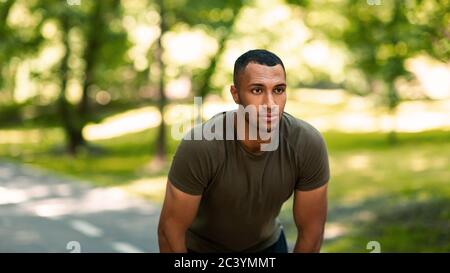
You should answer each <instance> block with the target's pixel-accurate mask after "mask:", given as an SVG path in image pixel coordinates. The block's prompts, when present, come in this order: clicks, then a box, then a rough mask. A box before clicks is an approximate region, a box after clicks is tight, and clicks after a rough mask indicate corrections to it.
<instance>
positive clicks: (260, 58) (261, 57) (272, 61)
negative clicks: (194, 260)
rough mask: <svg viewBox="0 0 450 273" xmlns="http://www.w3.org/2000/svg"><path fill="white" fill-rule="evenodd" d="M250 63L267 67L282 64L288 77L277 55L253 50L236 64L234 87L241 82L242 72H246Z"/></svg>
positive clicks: (238, 59) (261, 50) (262, 50)
mask: <svg viewBox="0 0 450 273" xmlns="http://www.w3.org/2000/svg"><path fill="white" fill-rule="evenodd" d="M249 63H257V64H261V65H267V66H275V65H278V64H280V65H281V66H282V67H283V71H284V75H286V70H285V68H284V64H283V62H282V61H281V59H280V58H279V57H278V56H277V55H275V54H274V53H272V52H270V51H268V50H265V49H253V50H249V51H247V52H245V53H244V54H242V55H241V56H240V57H239V58H237V60H236V62H235V63H234V71H233V83H234V86H236V87H237V86H238V85H237V83H238V80H239V75H240V74H241V73H242V71H244V69H245V68H246V67H247V65H248V64H249Z"/></svg>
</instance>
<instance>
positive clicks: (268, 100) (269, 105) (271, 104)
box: [264, 92, 277, 113]
mask: <svg viewBox="0 0 450 273" xmlns="http://www.w3.org/2000/svg"><path fill="white" fill-rule="evenodd" d="M264 105H265V108H266V109H267V110H266V111H267V112H268V113H271V112H274V111H275V108H276V107H277V104H276V102H275V100H274V97H273V95H272V93H271V92H267V94H266V95H265V96H264Z"/></svg>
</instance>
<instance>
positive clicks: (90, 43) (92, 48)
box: [78, 1, 104, 122]
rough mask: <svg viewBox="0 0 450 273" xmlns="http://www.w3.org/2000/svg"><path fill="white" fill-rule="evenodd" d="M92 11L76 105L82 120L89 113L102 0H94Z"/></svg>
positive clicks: (99, 38)
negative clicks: (81, 82) (79, 92)
mask: <svg viewBox="0 0 450 273" xmlns="http://www.w3.org/2000/svg"><path fill="white" fill-rule="evenodd" d="M94 3H95V4H94V5H95V6H94V12H93V14H91V15H90V21H89V25H88V26H87V30H86V35H85V36H86V48H85V51H84V56H83V59H84V61H85V63H86V67H85V71H84V74H85V78H84V82H83V91H82V95H81V100H80V102H79V105H78V113H79V115H80V117H81V118H82V121H83V122H87V119H88V115H89V92H88V91H89V87H90V86H91V85H92V84H93V83H94V69H95V58H96V56H97V54H98V51H99V48H100V43H101V33H102V31H103V28H104V21H103V18H102V1H95V2H94Z"/></svg>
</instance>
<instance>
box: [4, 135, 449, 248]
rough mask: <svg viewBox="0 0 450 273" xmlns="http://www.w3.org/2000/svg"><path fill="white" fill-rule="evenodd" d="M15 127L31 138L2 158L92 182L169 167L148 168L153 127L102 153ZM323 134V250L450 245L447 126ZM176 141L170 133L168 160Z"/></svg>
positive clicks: (285, 216) (290, 229) (104, 145)
mask: <svg viewBox="0 0 450 273" xmlns="http://www.w3.org/2000/svg"><path fill="white" fill-rule="evenodd" d="M169 132H170V131H169ZM20 133H21V134H24V136H25V139H27V140H29V142H26V143H20V144H0V157H1V158H2V159H4V160H11V161H16V162H23V163H27V164H31V165H34V166H38V167H42V168H45V169H49V170H51V171H55V172H57V173H60V174H64V175H68V176H71V177H76V178H79V179H82V180H85V181H88V182H89V183H92V184H94V185H95V186H128V185H131V184H132V183H133V181H136V180H137V179H142V178H149V179H151V178H155V177H156V178H157V177H162V179H160V180H156V182H152V183H157V184H163V183H165V179H164V176H165V175H166V173H167V166H166V167H165V168H163V169H162V170H161V171H159V172H155V171H153V172H152V171H149V170H148V166H149V162H151V160H152V154H153V152H154V145H153V143H154V140H155V135H156V130H155V129H152V130H148V131H146V132H142V133H135V134H129V135H125V136H122V137H118V138H114V139H110V140H104V141H96V142H94V143H92V144H93V145H94V146H95V147H96V148H98V149H97V150H99V152H97V153H95V154H88V153H81V154H80V155H79V156H78V157H77V158H72V157H70V156H68V155H65V154H63V153H62V152H61V147H62V146H61V145H62V143H63V141H64V138H63V134H62V132H61V131H60V130H59V129H52V128H47V129H40V130H39V132H38V134H36V133H34V134H30V130H29V129H27V130H25V129H23V130H21V131H20ZM0 134H1V131H0ZM27 134H29V135H27ZM324 136H325V139H326V141H327V144H328V148H329V154H330V162H331V171H332V179H331V181H330V184H329V217H328V221H327V230H334V231H336V230H337V231H338V232H337V233H336V234H335V236H334V237H332V238H328V239H326V240H325V241H324V245H323V251H326V252H369V250H367V249H366V245H367V243H368V242H369V241H378V242H379V243H380V244H381V251H382V252H445V251H446V252H448V251H450V235H449V230H450V220H449V219H450V132H448V131H427V132H421V133H411V134H405V133H401V134H398V143H397V144H396V145H391V144H389V143H388V141H387V138H386V134H382V133H365V134H346V133H340V132H329V133H325V134H324ZM0 137H1V136H0ZM33 141H34V143H32V142H33ZM0 143H1V142H0ZM176 145H177V142H175V141H172V140H169V145H168V146H169V147H168V150H169V156H168V158H169V159H170V158H171V157H172V155H173V153H174V151H175V149H176ZM152 181H153V180H152ZM155 189H156V190H155ZM162 189H163V187H161V185H160V187H155V188H154V191H153V192H150V193H146V192H143V193H142V194H143V195H144V196H146V197H148V198H150V199H151V200H152V201H155V202H161V200H162V194H163V190H162ZM291 206H292V200H289V201H288V202H287V203H286V204H285V206H284V207H283V209H282V212H281V215H280V219H281V221H282V223H283V224H284V226H285V230H286V233H287V236H288V240H289V242H291V243H292V242H294V241H295V238H296V228H295V225H294V224H293V220H292V216H291V215H292V212H291Z"/></svg>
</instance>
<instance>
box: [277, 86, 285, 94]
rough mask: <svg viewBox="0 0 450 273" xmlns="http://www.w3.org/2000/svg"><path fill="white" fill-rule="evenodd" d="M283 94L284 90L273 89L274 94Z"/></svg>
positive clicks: (280, 88)
mask: <svg viewBox="0 0 450 273" xmlns="http://www.w3.org/2000/svg"><path fill="white" fill-rule="evenodd" d="M283 92H284V88H282V87H279V88H275V94H281V93H283Z"/></svg>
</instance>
